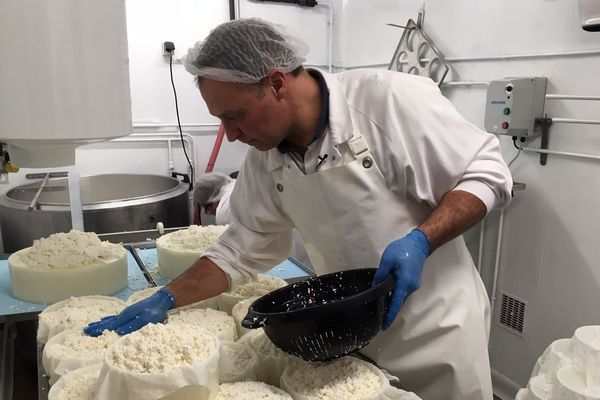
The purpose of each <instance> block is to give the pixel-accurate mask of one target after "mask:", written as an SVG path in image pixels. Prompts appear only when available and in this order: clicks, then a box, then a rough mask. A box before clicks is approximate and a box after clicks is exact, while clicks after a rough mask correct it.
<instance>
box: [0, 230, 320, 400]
mask: <svg viewBox="0 0 600 400" xmlns="http://www.w3.org/2000/svg"><path fill="white" fill-rule="evenodd" d="M124 247H125V248H126V249H127V261H128V278H129V283H128V285H127V287H126V288H125V289H123V290H121V291H119V292H117V293H115V294H114V295H113V296H114V297H117V298H119V299H122V300H127V299H128V298H129V296H131V295H132V294H133V293H135V292H137V291H140V290H143V289H146V288H148V287H153V286H162V285H166V284H168V283H169V282H170V280H169V279H167V278H165V277H163V276H161V275H160V274H159V273H158V258H157V254H156V247H155V242H154V241H146V242H137V243H133V244H129V245H124ZM267 274H268V275H272V276H277V277H280V278H282V279H285V280H286V281H288V282H295V281H297V280H301V279H304V278H306V277H307V276H310V275H313V274H314V273H313V271H312V270H310V269H309V268H307V267H306V266H304V265H302V264H301V263H300V262H298V261H296V260H294V259H292V258H289V259H287V260H285V261H284V262H283V263H281V264H279V265H277V266H275V267H274V268H272V269H271V270H270V271H268V272H267ZM47 306H48V305H47V304H34V303H28V302H25V301H21V300H18V299H16V298H14V297H13V296H12V294H11V291H10V276H9V271H8V261H7V260H6V259H4V260H0V324H2V332H0V334H1V338H0V339H1V340H0V346H1V347H0V356H1V364H0V400H12V392H13V374H14V369H13V364H14V357H15V352H14V343H15V337H16V334H15V323H16V322H19V321H31V320H37V316H38V314H39V313H40V312H41V311H43V310H44V309H45V308H46V307H47ZM32 351H35V353H36V354H37V385H38V390H37V392H38V399H39V400H46V399H47V398H48V390H49V385H48V380H47V378H46V376H45V375H44V371H43V368H42V364H41V355H42V351H43V346H41V345H40V344H37V349H32Z"/></svg>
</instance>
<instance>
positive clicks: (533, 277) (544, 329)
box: [343, 0, 600, 395]
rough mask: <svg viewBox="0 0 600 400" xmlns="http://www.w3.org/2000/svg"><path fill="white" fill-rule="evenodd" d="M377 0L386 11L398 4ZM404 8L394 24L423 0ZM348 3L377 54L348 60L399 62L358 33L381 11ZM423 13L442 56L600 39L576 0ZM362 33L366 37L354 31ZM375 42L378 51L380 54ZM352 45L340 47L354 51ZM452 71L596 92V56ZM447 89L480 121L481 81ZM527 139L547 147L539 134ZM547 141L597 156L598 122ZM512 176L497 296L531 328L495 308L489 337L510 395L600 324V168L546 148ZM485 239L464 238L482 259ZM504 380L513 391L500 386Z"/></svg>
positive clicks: (488, 255) (578, 110) (457, 75)
mask: <svg viewBox="0 0 600 400" xmlns="http://www.w3.org/2000/svg"><path fill="white" fill-rule="evenodd" d="M378 3H379V2H378ZM381 3H384V4H383V5H382V9H381V10H385V9H386V7H391V6H392V5H393V4H397V3H400V2H396V1H387V2H385V1H382V2H381ZM402 3H403V5H402V6H396V11H397V13H399V14H397V15H396V18H395V20H394V22H396V23H402V22H404V21H405V20H406V19H407V18H409V17H413V18H416V12H415V10H417V9H418V8H419V7H418V6H420V4H421V2H420V1H408V2H402ZM347 5H348V8H347V9H346V10H345V14H344V15H345V17H346V19H345V20H344V24H345V25H344V34H343V36H344V38H345V39H346V40H347V39H348V38H350V37H352V38H353V39H352V40H351V42H352V44H353V46H354V47H355V48H360V49H367V48H368V49H369V51H368V52H367V51H365V53H364V54H367V53H368V54H369V56H368V57H369V59H367V60H364V59H362V58H361V57H362V55H361V54H353V53H352V52H350V51H349V52H348V53H350V55H349V57H350V59H354V58H356V59H358V60H359V61H358V62H359V63H368V64H372V63H377V62H378V61H380V60H387V59H388V58H389V57H391V53H390V48H391V47H390V44H385V45H382V46H381V47H377V46H374V44H375V43H380V42H381V41H383V40H390V39H389V38H387V39H384V35H383V34H382V32H375V31H374V30H363V29H361V26H362V25H361V23H360V21H371V20H372V19H375V20H380V19H381V15H382V12H381V10H373V9H368V8H366V6H364V2H358V1H348V2H347ZM349 10H353V11H352V12H350V11H349ZM425 10H426V13H425V24H424V28H425V31H426V33H427V34H428V35H429V36H430V38H431V39H432V40H433V41H434V43H435V44H436V46H437V47H438V49H439V50H440V51H441V52H442V53H443V54H444V55H445V56H446V57H452V58H461V57H475V56H493V55H505V54H532V53H544V52H573V51H578V50H600V34H599V33H587V32H584V31H583V30H581V29H580V28H579V23H578V11H577V1H575V0H555V1H551V0H531V1H527V2H523V1H518V0H505V1H501V2H500V1H496V2H493V1H479V2H476V1H472V0H456V1H453V2H448V1H444V0H430V1H428V2H427V3H426V5H425ZM386 12H388V11H386ZM348 13H350V14H352V15H348ZM388 19H391V18H388ZM348 21H354V22H352V26H347V25H346V24H348ZM359 30H360V32H361V34H356V33H355V32H357V31H359ZM349 32H350V33H349ZM396 40H397V39H396ZM394 45H395V43H394ZM369 46H370V47H369ZM392 47H394V46H392ZM376 49H381V52H380V53H379V54H377V53H376V52H375V50H376ZM346 50H347V49H346V48H344V54H348V53H346ZM452 69H453V79H454V80H465V81H489V80H492V79H496V78H502V77H506V76H530V75H531V76H546V77H548V93H554V94H573V95H592V96H600V80H598V71H600V56H598V55H596V56H578V57H547V58H534V59H528V60H519V61H514V60H513V61H479V62H472V61H470V62H456V63H452ZM443 91H444V93H445V94H446V95H447V96H448V97H449V98H450V99H451V100H452V102H453V103H454V104H455V105H456V107H457V108H458V109H459V111H460V112H461V113H462V114H463V115H465V117H467V118H468V119H469V120H471V121H472V122H474V123H475V124H477V125H478V126H480V127H483V118H484V109H485V95H486V90H485V87H470V88H469V87H465V88H458V87H457V88H447V89H444V90H443ZM546 112H548V114H549V115H550V116H552V117H564V118H583V119H596V120H598V119H600V118H599V115H600V102H585V101H563V100H561V101H548V102H547V105H546ZM529 145H530V146H534V147H535V146H539V140H534V141H533V142H532V143H529ZM502 146H503V149H504V153H505V157H506V159H507V160H510V159H511V158H512V156H513V155H514V154H515V149H514V148H513V147H512V142H511V141H510V140H509V139H508V138H503V139H502ZM550 148H552V149H557V150H565V151H573V152H583V153H591V154H599V155H600V127H599V126H592V125H565V124H555V125H554V126H552V128H551V139H550ZM512 171H513V175H514V178H515V180H516V181H519V182H524V183H526V184H527V189H526V190H525V191H524V192H517V193H516V195H515V198H514V200H513V202H512V204H511V206H509V208H508V209H507V210H506V214H505V226H504V233H503V245H502V248H501V258H500V268H501V270H500V275H499V288H498V294H499V296H500V293H501V292H503V291H505V292H507V293H509V294H512V295H514V296H516V297H518V298H521V299H522V300H524V301H526V302H527V306H526V315H525V318H526V325H525V331H524V336H523V337H522V338H521V337H519V336H517V335H514V334H512V333H509V332H508V331H506V330H504V329H502V328H500V327H499V326H498V325H497V313H496V315H495V317H494V321H493V326H492V336H491V342H490V354H491V362H492V367H493V368H494V369H495V370H496V372H497V373H496V376H495V378H496V379H495V381H496V383H497V388H498V389H506V390H507V391H508V392H511V391H514V389H515V388H516V387H517V386H524V385H525V384H526V382H527V380H528V378H529V374H530V373H531V369H532V367H533V364H534V362H535V360H536V358H537V357H538V356H539V355H540V354H541V353H542V351H543V350H544V348H545V347H546V346H547V345H548V344H549V343H550V342H551V341H553V340H555V339H557V338H562V337H570V336H571V335H572V334H573V331H574V330H575V328H577V327H578V326H581V325H586V324H598V323H600V311H599V310H600V308H599V307H598V304H599V303H600V246H598V244H597V232H598V228H597V227H598V226H600V213H599V212H598V210H597V208H598V203H599V200H600V163H599V162H598V161H585V160H581V159H576V158H569V157H560V156H549V157H548V165H546V166H545V167H542V166H540V164H539V156H538V155H536V154H532V153H524V154H522V155H521V156H520V157H519V159H517V161H516V162H515V163H514V164H513V167H512ZM497 228H498V212H494V213H492V214H491V215H490V216H489V217H488V220H487V229H486V241H485V248H484V254H483V261H484V263H483V267H484V268H483V277H484V281H485V283H486V286H487V287H488V289H491V286H492V275H493V262H494V256H495V254H494V247H495V243H496V238H497V236H496V232H497ZM478 235H479V232H478V229H474V230H473V231H471V232H469V233H468V235H467V239H468V241H469V247H470V248H471V249H473V254H474V256H475V257H477V239H478ZM497 304H499V303H497ZM496 311H497V310H496ZM502 381H503V382H505V383H508V386H506V385H505V387H501V385H500V383H501V382H502ZM510 394H511V393H509V395H510Z"/></svg>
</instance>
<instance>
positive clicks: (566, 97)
mask: <svg viewBox="0 0 600 400" xmlns="http://www.w3.org/2000/svg"><path fill="white" fill-rule="evenodd" d="M546 100H595V101H599V100H600V96H578V95H570V94H547V95H546Z"/></svg>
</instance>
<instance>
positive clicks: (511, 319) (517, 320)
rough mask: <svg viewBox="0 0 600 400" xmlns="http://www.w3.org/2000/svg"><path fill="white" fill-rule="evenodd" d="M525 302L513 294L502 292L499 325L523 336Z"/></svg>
mask: <svg viewBox="0 0 600 400" xmlns="http://www.w3.org/2000/svg"><path fill="white" fill-rule="evenodd" d="M526 304H527V303H525V302H524V301H521V300H519V299H517V298H515V297H514V296H511V295H508V294H506V293H503V294H502V304H501V306H500V320H499V324H500V326H502V327H504V328H506V329H508V330H509V331H511V332H513V333H515V334H517V335H520V336H523V329H524V327H525V306H526Z"/></svg>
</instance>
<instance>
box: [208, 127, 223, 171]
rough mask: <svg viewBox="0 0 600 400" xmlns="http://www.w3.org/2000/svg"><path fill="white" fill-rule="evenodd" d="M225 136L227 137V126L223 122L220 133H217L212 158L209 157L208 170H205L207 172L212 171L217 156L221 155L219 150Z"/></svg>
mask: <svg viewBox="0 0 600 400" xmlns="http://www.w3.org/2000/svg"><path fill="white" fill-rule="evenodd" d="M223 137H225V127H224V126H223V124H221V126H219V133H217V139H216V140H215V145H214V147H213V150H212V153H211V155H210V158H209V159H208V165H207V166H206V171H204V172H205V173H207V172H212V170H213V168H214V167H215V163H216V162H217V156H218V155H219V151H220V150H221V144H222V143H223Z"/></svg>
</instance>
